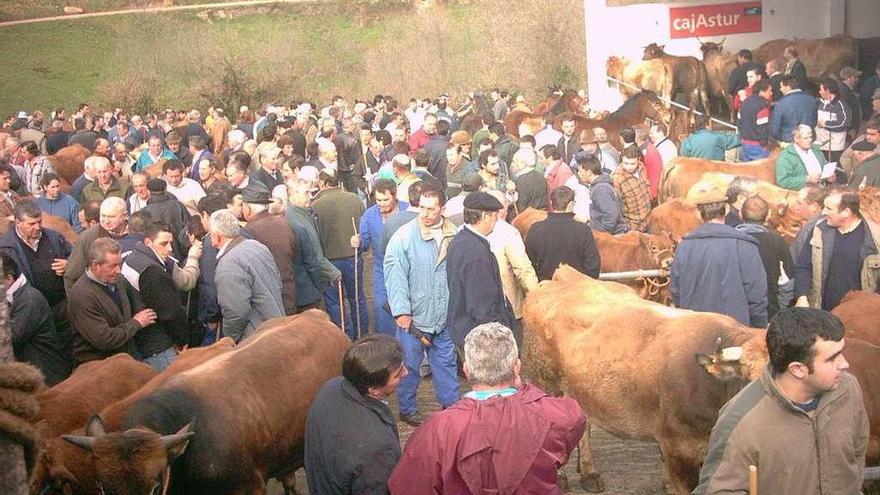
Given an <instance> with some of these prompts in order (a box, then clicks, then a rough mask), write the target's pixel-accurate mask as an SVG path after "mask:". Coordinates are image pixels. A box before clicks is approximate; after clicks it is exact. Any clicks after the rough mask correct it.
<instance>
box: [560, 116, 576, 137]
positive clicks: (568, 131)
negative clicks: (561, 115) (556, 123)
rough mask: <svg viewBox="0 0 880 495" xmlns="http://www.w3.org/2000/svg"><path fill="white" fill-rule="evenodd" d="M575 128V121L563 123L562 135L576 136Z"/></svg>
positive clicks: (564, 121)
mask: <svg viewBox="0 0 880 495" xmlns="http://www.w3.org/2000/svg"><path fill="white" fill-rule="evenodd" d="M574 128H575V125H574V122H573V121H569V120H563V121H562V133H563V134H565V135H566V136H568V137H571V136H572V135H574Z"/></svg>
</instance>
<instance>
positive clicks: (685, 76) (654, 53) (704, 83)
mask: <svg viewBox="0 0 880 495" xmlns="http://www.w3.org/2000/svg"><path fill="white" fill-rule="evenodd" d="M664 48H665V45H658V44H657V43H651V44H649V45H648V46H646V47H645V52H644V56H643V57H642V60H655V59H659V60H663V61H664V62H666V63H667V64H669V65H670V66H671V67H672V74H673V77H672V81H673V82H672V94H673V96H674V95H676V94H678V93H682V94H683V95H684V96H685V98H687V99H688V106H689V107H691V108H693V109H694V110H700V108H701V107H700V105H702V109H703V110H704V111H706V112H709V95H708V83H709V76H708V75H707V74H706V66H705V65H703V63H702V62H700V61H699V60H697V59H696V58H695V57H690V56H687V57H680V56H678V55H670V54H668V53H666V52H665V51H664V50H663V49H664Z"/></svg>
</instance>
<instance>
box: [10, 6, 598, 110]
mask: <svg viewBox="0 0 880 495" xmlns="http://www.w3.org/2000/svg"><path fill="white" fill-rule="evenodd" d="M8 3H10V2H2V4H3V6H2V7H0V15H5V16H11V15H13V14H11V13H10V12H12V11H11V9H10V8H9V6H8V5H6V4H8ZM15 3H18V2H15ZM63 3H64V2H59V1H56V0H35V1H34V2H33V3H28V4H26V5H28V8H27V11H26V12H25V11H22V12H21V13H20V15H21V16H23V17H33V16H34V15H36V14H37V13H40V12H43V15H46V13H49V14H51V13H54V12H49V11H50V10H52V9H55V10H57V8H58V6H59V5H61V4H63ZM71 3H73V4H77V2H71ZM82 3H88V4H92V8H106V7H108V6H110V5H111V4H113V3H114V2H111V1H110V0H90V1H87V2H79V4H82ZM115 3H116V4H117V5H119V6H120V7H130V6H131V5H132V3H131V2H118V1H117V2H115ZM175 3H176V4H182V3H193V1H192V0H190V1H189V2H180V1H177V2H175ZM498 5H499V4H498V3H497V2H489V1H471V2H467V3H459V2H447V3H444V4H441V5H437V6H435V7H431V8H428V9H416V8H413V7H412V4H411V2H400V1H398V2H379V3H377V2H369V3H364V2H339V3H338V4H335V5H303V6H284V5H282V6H269V7H256V8H251V9H227V10H223V11H201V12H200V11H187V12H175V13H167V14H146V15H125V16H112V17H105V18H98V19H83V20H71V21H64V22H54V23H46V24H33V25H26V26H13V27H7V28H0V43H2V45H3V46H5V47H6V51H5V56H4V57H3V59H4V65H5V66H6V67H7V68H8V70H7V71H6V74H5V76H6V77H5V81H4V91H3V92H2V94H0V115H6V114H9V113H11V112H13V111H17V110H22V109H25V110H33V109H35V108H40V109H44V110H46V109H51V108H54V107H56V106H64V107H67V108H72V107H75V106H76V104H77V103H79V102H81V101H88V102H91V103H93V104H97V105H102V106H103V105H106V106H111V105H114V104H116V103H120V104H121V105H122V106H125V107H127V108H129V109H132V110H134V111H144V110H146V109H157V108H165V107H174V108H179V107H190V106H207V105H210V104H221V105H223V106H225V107H227V108H232V106H233V105H236V104H239V103H246V104H251V105H254V104H257V103H262V102H265V101H268V100H275V101H289V100H291V99H294V98H308V99H313V100H316V101H324V100H326V99H327V98H328V97H329V96H331V95H332V94H335V93H340V94H343V95H346V96H349V97H361V98H368V97H371V96H372V95H373V94H376V93H383V94H391V95H395V96H397V97H398V98H401V99H402V98H408V97H410V96H413V95H421V96H427V95H436V94H438V93H439V92H442V91H450V92H453V93H461V92H463V91H467V90H473V89H488V88H491V87H493V86H496V85H497V86H500V87H506V88H508V89H510V90H512V91H521V92H524V93H525V94H526V96H527V97H530V98H531V99H532V100H536V99H541V98H543V96H544V94H545V93H546V88H547V86H549V85H551V84H554V83H560V84H563V85H566V86H570V87H583V86H584V85H585V79H586V78H585V69H584V67H585V63H584V62H583V61H584V60H585V48H584V41H583V40H584V38H583V7H582V3H581V2H580V1H578V0H537V1H533V2H527V1H517V2H509V3H507V4H505V5H504V8H505V10H500V9H499V8H498ZM13 16H14V15H13Z"/></svg>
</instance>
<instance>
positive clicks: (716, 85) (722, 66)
mask: <svg viewBox="0 0 880 495" xmlns="http://www.w3.org/2000/svg"><path fill="white" fill-rule="evenodd" d="M700 51H701V52H703V65H705V66H706V75H707V76H709V81H708V86H709V98H710V99H712V100H714V101H715V103H716V106H717V107H718V110H719V111H722V112H723V114H726V115H728V116H729V118H730V122H733V120H734V112H733V105H732V104H731V97H732V96H731V95H729V94H727V80H728V79H729V78H730V73H731V72H733V70H734V69H736V67H737V64H736V55H733V54H731V53H725V52H724V40H721V41H720V42H718V43H713V42H711V41H700Z"/></svg>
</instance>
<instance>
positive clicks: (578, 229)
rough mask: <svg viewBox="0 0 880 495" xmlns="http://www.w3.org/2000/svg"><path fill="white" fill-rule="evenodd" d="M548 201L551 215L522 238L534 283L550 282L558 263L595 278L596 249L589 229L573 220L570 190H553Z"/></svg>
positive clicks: (598, 264)
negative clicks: (530, 262) (536, 276)
mask: <svg viewBox="0 0 880 495" xmlns="http://www.w3.org/2000/svg"><path fill="white" fill-rule="evenodd" d="M550 202H551V203H552V205H553V212H551V213H550V214H549V215H548V216H547V219H546V220H543V221H541V222H537V223H535V224H534V225H532V228H531V229H530V230H529V236H528V237H526V254H528V255H529V259H530V260H532V265H533V266H534V267H535V273H536V274H537V275H538V280H550V278H552V277H553V272H555V271H556V269H557V268H559V265H560V264H562V263H565V264H566V265H569V266H571V267H572V268H574V269H575V270H577V271H579V272H581V273H583V274H584V275H587V276H589V277H593V278H598V277H599V268H600V265H601V263H600V257H599V250H598V249H597V248H596V240H595V239H594V238H593V231H592V230H590V227H589V226H588V225H586V224H584V223H581V222H578V221H577V220H575V219H574V213H573V212H574V191H572V190H571V189H570V188H569V187H567V186H560V187H557V188H556V189H554V190H553V192H551V193H550Z"/></svg>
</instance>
